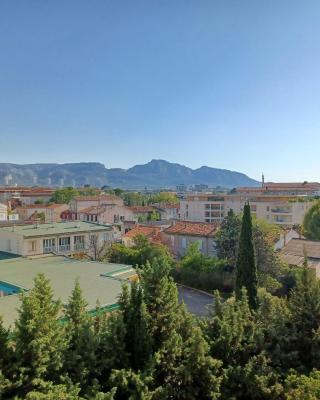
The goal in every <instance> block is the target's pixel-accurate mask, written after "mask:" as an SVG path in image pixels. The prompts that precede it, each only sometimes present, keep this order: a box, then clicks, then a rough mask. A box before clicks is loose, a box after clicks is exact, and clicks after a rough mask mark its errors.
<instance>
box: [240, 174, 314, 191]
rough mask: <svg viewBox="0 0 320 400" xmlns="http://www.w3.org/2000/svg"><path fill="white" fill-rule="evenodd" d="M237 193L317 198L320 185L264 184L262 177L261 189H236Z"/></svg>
mask: <svg viewBox="0 0 320 400" xmlns="http://www.w3.org/2000/svg"><path fill="white" fill-rule="evenodd" d="M236 192H237V193H242V194H243V193H247V194H275V195H287V196H319V195H320V183H318V182H290V183H274V182H264V177H263V176H262V186H261V187H239V188H236Z"/></svg>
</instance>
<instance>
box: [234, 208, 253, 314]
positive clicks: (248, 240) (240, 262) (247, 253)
mask: <svg viewBox="0 0 320 400" xmlns="http://www.w3.org/2000/svg"><path fill="white" fill-rule="evenodd" d="M243 287H245V288H246V290H247V295H248V299H249V305H250V308H251V309H256V308H257V306H258V300H257V291H258V278H257V267H256V262H255V256H254V248H253V242H252V221H251V213H250V205H249V203H247V204H245V206H244V210H243V218H242V226H241V234H240V240H239V251H238V259H237V271H236V288H235V289H236V298H237V299H238V300H239V299H240V298H241V295H242V288H243Z"/></svg>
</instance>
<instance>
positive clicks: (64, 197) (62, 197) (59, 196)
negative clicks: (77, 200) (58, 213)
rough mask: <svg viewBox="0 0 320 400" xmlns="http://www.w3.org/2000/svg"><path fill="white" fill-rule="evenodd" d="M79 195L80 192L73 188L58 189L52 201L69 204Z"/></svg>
mask: <svg viewBox="0 0 320 400" xmlns="http://www.w3.org/2000/svg"><path fill="white" fill-rule="evenodd" d="M78 195H79V191H78V190H76V189H74V188H73V187H66V188H63V189H58V190H56V191H55V192H54V193H53V196H52V197H51V199H50V201H52V202H53V203H58V204H68V203H70V200H71V199H72V198H73V197H75V196H78Z"/></svg>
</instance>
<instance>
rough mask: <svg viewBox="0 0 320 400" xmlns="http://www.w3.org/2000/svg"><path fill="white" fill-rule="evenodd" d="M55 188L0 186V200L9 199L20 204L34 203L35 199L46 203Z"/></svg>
mask: <svg viewBox="0 0 320 400" xmlns="http://www.w3.org/2000/svg"><path fill="white" fill-rule="evenodd" d="M55 190H56V189H54V188H45V187H25V186H13V187H7V186H5V187H0V201H8V200H11V201H13V202H18V203H20V204H34V203H35V202H36V201H41V202H43V203H47V202H48V201H49V200H50V199H51V197H52V196H53V194H54V192H55Z"/></svg>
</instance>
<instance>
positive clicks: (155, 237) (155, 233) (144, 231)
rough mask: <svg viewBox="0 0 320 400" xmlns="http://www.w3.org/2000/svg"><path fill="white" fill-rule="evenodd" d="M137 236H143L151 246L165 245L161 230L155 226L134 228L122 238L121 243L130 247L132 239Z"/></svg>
mask: <svg viewBox="0 0 320 400" xmlns="http://www.w3.org/2000/svg"><path fill="white" fill-rule="evenodd" d="M138 235H143V236H145V237H146V238H147V239H148V240H149V242H150V243H152V244H165V237H164V235H163V234H162V229H161V228H160V227H157V226H140V225H139V226H136V227H135V228H133V229H131V230H130V231H128V232H127V233H125V234H124V235H123V236H122V242H123V243H124V244H125V245H126V246H128V247H131V246H132V245H133V244H134V238H135V237H136V236H138Z"/></svg>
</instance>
